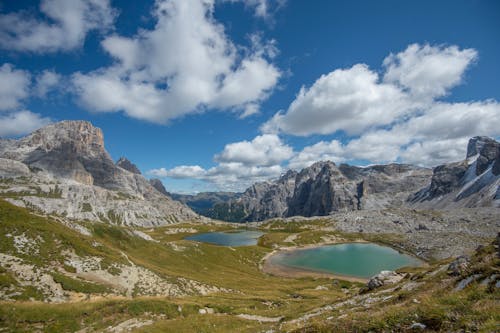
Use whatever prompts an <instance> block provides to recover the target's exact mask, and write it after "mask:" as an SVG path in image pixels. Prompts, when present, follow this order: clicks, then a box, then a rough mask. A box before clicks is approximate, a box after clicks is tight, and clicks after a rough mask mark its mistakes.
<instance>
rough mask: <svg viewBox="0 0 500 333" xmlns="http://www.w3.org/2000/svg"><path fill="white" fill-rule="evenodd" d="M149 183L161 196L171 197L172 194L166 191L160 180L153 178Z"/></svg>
mask: <svg viewBox="0 0 500 333" xmlns="http://www.w3.org/2000/svg"><path fill="white" fill-rule="evenodd" d="M149 183H150V184H151V186H153V187H154V188H155V189H156V190H157V191H158V192H160V193H161V194H164V195H167V196H170V194H169V193H168V192H167V190H166V189H165V186H163V183H162V182H161V180H159V179H158V178H152V179H150V180H149Z"/></svg>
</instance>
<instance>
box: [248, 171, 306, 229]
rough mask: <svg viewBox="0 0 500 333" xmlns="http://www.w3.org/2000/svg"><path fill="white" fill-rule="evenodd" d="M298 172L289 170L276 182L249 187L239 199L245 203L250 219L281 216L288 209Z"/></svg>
mask: <svg viewBox="0 0 500 333" xmlns="http://www.w3.org/2000/svg"><path fill="white" fill-rule="evenodd" d="M296 176H297V173H296V172H295V171H292V170H290V171H288V172H287V173H286V174H284V175H283V176H282V177H281V178H280V179H278V180H277V181H276V182H262V183H257V184H254V185H252V186H251V187H249V188H248V189H247V190H246V191H245V192H244V193H243V195H242V196H241V198H240V199H239V200H238V201H239V202H241V203H242V204H243V207H244V210H245V211H246V212H247V214H248V216H247V217H246V220H248V221H260V220H263V219H266V218H273V217H281V216H283V215H284V214H285V213H286V211H287V209H288V204H287V201H288V199H289V198H290V197H291V196H292V195H293V192H294V188H295V180H296Z"/></svg>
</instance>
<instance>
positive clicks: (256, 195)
mask: <svg viewBox="0 0 500 333" xmlns="http://www.w3.org/2000/svg"><path fill="white" fill-rule="evenodd" d="M431 174H432V171H431V170H430V169H426V168H421V167H416V166H411V165H403V164H389V165H375V166H370V167H365V168H361V167H355V166H349V165H346V164H341V165H340V166H337V165H335V163H333V162H330V161H325V162H317V163H314V164H313V165H311V166H310V167H307V168H304V169H303V170H301V171H300V172H299V173H297V172H295V171H292V170H290V171H288V172H287V173H286V174H284V175H283V176H282V177H280V178H279V179H278V180H276V181H268V182H262V183H256V184H254V185H252V186H251V187H249V188H248V189H247V190H246V191H245V192H244V193H243V194H242V195H241V197H239V198H238V199H236V200H231V201H229V202H226V203H222V204H218V205H216V206H215V207H214V208H213V210H217V211H218V212H219V218H222V219H225V218H224V217H228V216H231V215H230V214H231V212H233V211H235V210H241V211H243V212H244V215H243V217H242V218H241V219H240V220H239V221H261V220H265V219H269V218H276V217H289V216H295V215H300V216H324V215H328V214H331V213H333V212H338V211H352V210H359V209H383V208H389V207H399V206H401V205H404V203H405V201H406V199H407V198H408V196H409V195H411V194H412V193H414V192H415V191H417V190H419V189H420V188H422V187H423V186H425V184H426V183H427V182H428V181H429V179H430V177H431ZM224 210H225V212H226V213H227V214H224Z"/></svg>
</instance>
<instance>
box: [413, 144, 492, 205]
mask: <svg viewBox="0 0 500 333" xmlns="http://www.w3.org/2000/svg"><path fill="white" fill-rule="evenodd" d="M499 186H500V142H497V141H495V140H493V139H491V138H488V137H484V136H477V137H474V138H472V139H470V140H469V144H468V145H467V155H466V159H465V160H464V161H462V162H455V163H449V164H443V165H440V166H437V167H435V168H434V170H433V175H432V179H431V182H430V184H429V185H428V186H427V187H425V188H423V189H422V190H421V191H419V192H417V193H416V194H415V195H413V196H412V197H411V198H410V199H409V202H410V203H411V204H412V205H413V206H414V207H418V208H457V207H482V206H493V207H500V189H499Z"/></svg>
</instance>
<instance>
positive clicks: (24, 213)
mask: <svg viewBox="0 0 500 333" xmlns="http://www.w3.org/2000/svg"><path fill="white" fill-rule="evenodd" d="M470 146H471V147H470V148H469V152H470V154H468V156H467V158H466V160H465V161H464V162H461V163H459V164H453V165H445V166H442V167H437V168H435V169H434V170H430V169H425V168H420V167H412V166H406V165H395V164H393V165H388V166H372V167H367V168H358V167H350V166H347V165H340V166H336V165H335V164H334V163H332V162H318V163H316V164H314V165H312V166H311V167H310V168H306V169H304V170H302V171H300V172H298V173H297V172H292V171H290V172H288V173H286V174H285V175H283V176H282V177H281V178H280V179H278V180H276V181H275V182H271V181H270V182H267V183H265V184H256V185H254V186H253V187H251V188H250V189H248V190H247V191H246V192H245V193H243V194H241V195H237V196H235V195H232V194H229V193H221V194H220V195H215V194H210V195H202V196H201V197H202V198H203V199H202V201H201V206H200V205H199V206H198V208H200V207H202V208H203V209H206V208H207V207H208V206H210V205H211V204H213V203H215V205H217V204H221V203H222V204H225V205H229V206H230V205H233V204H234V203H237V204H241V205H242V206H241V207H245V208H244V209H242V210H241V211H239V212H240V213H243V214H244V216H246V217H245V218H244V219H242V220H240V221H243V220H245V223H244V224H242V223H230V222H225V221H221V220H218V219H212V218H210V217H207V216H201V215H198V214H197V213H196V212H195V211H193V210H192V209H191V208H190V207H188V206H187V205H185V204H184V203H183V202H180V201H176V200H174V199H173V198H174V197H175V195H172V196H171V194H170V193H168V192H167V191H166V190H165V188H164V187H162V186H161V187H160V186H159V185H161V182H160V183H158V182H157V181H154V180H147V179H146V178H145V177H144V176H143V175H141V173H140V171H139V170H138V168H137V167H135V165H134V164H133V163H132V162H130V161H128V160H127V159H125V158H121V159H120V160H119V161H118V162H117V163H114V162H113V160H112V159H111V158H110V156H109V154H108V153H107V151H106V150H105V148H104V140H103V135H102V132H101V131H100V130H99V129H97V128H95V127H93V126H92V125H91V124H90V123H88V122H78V121H77V122H73V121H65V122H61V123H56V124H52V125H49V126H47V127H45V128H42V129H40V130H38V131H36V132H34V133H33V134H31V135H29V136H27V137H25V138H21V139H19V140H0V176H1V178H0V197H1V198H0V331H6V332H79V333H90V332H129V331H134V332H193V331H196V332H228V331H241V332H322V331H360V332H369V331H377V332H384V331H401V332H406V331H413V330H416V329H423V330H427V331H438V332H448V331H460V330H465V331H482V332H492V331H494V330H495V329H496V328H497V327H498V323H499V322H500V318H499V313H498V311H497V310H498V305H499V303H498V302H499V301H498V300H499V293H500V288H499V287H500V257H499V254H498V251H499V244H498V242H499V238H498V237H497V234H498V231H499V230H500V220H499V219H498V217H499V208H498V203H499V200H498V194H497V192H498V190H497V189H498V182H499V179H500V177H499V175H498V173H497V164H498V163H499V162H498V161H499V158H500V157H499V156H500V154H498V149H499V147H500V144H499V143H498V142H496V141H494V140H490V139H486V138H474V139H472V140H471V144H470ZM495 149H496V150H495ZM492 152H496V153H495V154H496V155H495V154H493V153H492ZM469 155H470V156H469ZM457 165H458V166H457ZM457 168H458V171H457ZM446 170H452V171H453V172H448V173H447V171H446ZM473 175H474V176H473ZM292 185H293V186H292ZM261 189H265V190H261ZM286 193H288V194H286ZM198 197H199V196H198ZM268 199H270V201H269V200H268ZM203 200H205V201H203ZM224 200H226V201H224ZM246 200H248V201H246ZM184 202H186V203H189V201H186V200H185V201H184ZM199 204H200V203H199ZM215 205H214V207H215ZM250 208H251V209H250ZM220 212H222V211H220ZM297 214H298V215H297ZM241 216H243V215H241ZM247 229H248V231H249V232H248V233H239V232H238V231H241V230H247ZM207 234H208V235H215V236H216V238H215V242H216V243H218V242H222V244H224V245H228V246H220V245H216V244H210V242H214V239H212V240H211V239H210V237H209V238H207ZM204 241H208V243H205V242H204ZM345 243H374V244H378V245H382V246H385V247H389V248H391V249H393V250H395V251H399V252H401V253H404V254H408V255H411V256H414V257H417V258H419V259H420V260H422V261H423V262H425V264H423V265H417V266H415V267H408V266H406V265H404V264H403V266H406V267H402V268H397V269H394V268H393V271H387V272H386V271H385V270H382V272H381V273H379V274H374V275H373V276H371V274H370V277H368V276H363V278H353V277H352V276H343V275H342V274H323V273H318V272H312V273H311V272H308V271H307V270H301V271H291V270H281V271H280V270H279V269H278V270H277V269H274V270H273V269H270V265H269V263H270V261H269V260H270V258H272V256H273V255H274V254H277V253H280V251H290V250H297V249H303V248H317V247H318V246H322V245H333V244H345ZM393 250H391V251H393ZM395 251H393V252H394V253H396V252H395ZM360 265H361V264H360ZM398 267H400V266H398ZM274 268H276V267H274ZM422 327H423V328H422Z"/></svg>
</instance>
